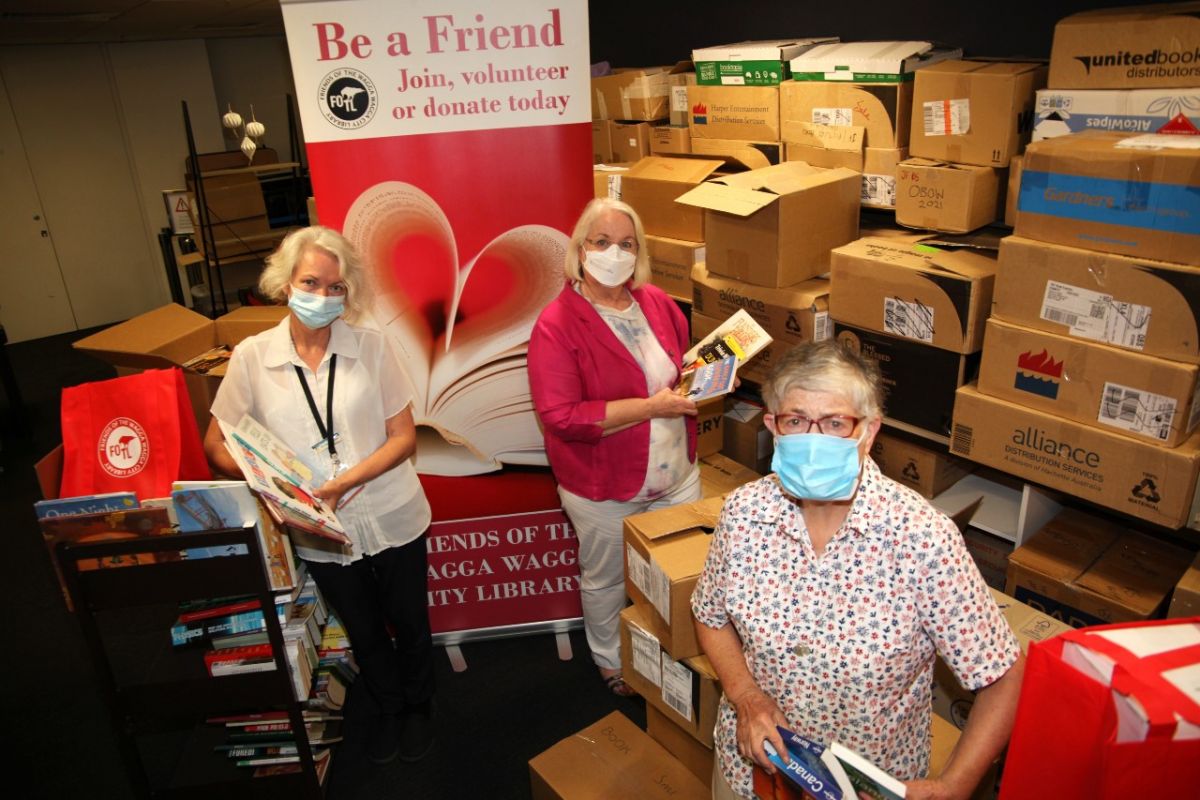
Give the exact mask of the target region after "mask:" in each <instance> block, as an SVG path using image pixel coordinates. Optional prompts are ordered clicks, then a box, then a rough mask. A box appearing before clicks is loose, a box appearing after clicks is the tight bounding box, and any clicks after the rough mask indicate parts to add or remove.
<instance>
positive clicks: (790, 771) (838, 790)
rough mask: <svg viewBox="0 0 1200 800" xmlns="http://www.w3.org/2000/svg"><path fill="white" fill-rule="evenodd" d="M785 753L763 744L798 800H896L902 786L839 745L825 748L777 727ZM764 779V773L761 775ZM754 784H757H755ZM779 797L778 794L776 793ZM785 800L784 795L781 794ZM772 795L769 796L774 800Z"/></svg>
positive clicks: (902, 793)
mask: <svg viewBox="0 0 1200 800" xmlns="http://www.w3.org/2000/svg"><path fill="white" fill-rule="evenodd" d="M776 730H778V731H779V735H780V737H781V738H782V739H783V743H784V748H785V750H786V752H784V753H777V752H775V750H774V748H773V747H771V745H770V743H765V747H766V750H767V757H768V758H769V759H770V760H771V763H772V764H774V765H775V766H776V767H777V769H778V770H779V774H780V775H782V776H783V777H785V778H786V779H787V781H788V784H789V786H790V787H791V788H793V789H795V790H798V791H799V792H800V793H801V794H800V796H801V797H805V798H809V797H811V798H814V800H861V798H870V800H899V799H900V798H903V797H904V796H905V786H904V783H903V782H902V781H900V780H898V779H897V778H895V777H893V776H892V775H889V774H888V773H887V772H885V771H884V770H882V769H880V768H879V767H877V766H875V765H874V764H872V763H871V762H870V761H868V760H867V759H866V758H863V757H862V756H861V755H859V754H858V753H856V752H854V751H853V750H851V749H850V748H848V747H845V746H844V745H842V744H839V743H838V742H833V743H832V744H830V745H829V746H828V747H825V746H824V745H821V744H819V743H817V742H814V741H812V740H810V739H808V738H806V737H804V736H801V735H800V734H798V733H795V732H794V731H790V730H788V729H787V728H783V727H777V728H776ZM764 775H765V773H764ZM756 782H757V781H756ZM776 794H778V792H777V793H776ZM783 794H784V795H785V796H787V794H788V793H787V792H784V793H783ZM774 796H775V795H772V797H774Z"/></svg>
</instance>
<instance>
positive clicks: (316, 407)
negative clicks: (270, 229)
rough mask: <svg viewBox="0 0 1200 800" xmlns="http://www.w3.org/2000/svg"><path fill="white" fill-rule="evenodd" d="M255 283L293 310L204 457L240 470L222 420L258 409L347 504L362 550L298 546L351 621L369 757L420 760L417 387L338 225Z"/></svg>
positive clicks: (424, 726) (341, 510) (245, 359)
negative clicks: (366, 707) (373, 310)
mask: <svg viewBox="0 0 1200 800" xmlns="http://www.w3.org/2000/svg"><path fill="white" fill-rule="evenodd" d="M259 288H260V290H261V291H262V292H263V294H265V295H266V296H267V297H270V298H271V299H274V300H277V301H281V302H286V303H287V306H288V308H289V311H290V313H289V314H288V315H287V317H286V318H285V319H284V320H283V321H281V322H280V323H279V324H278V325H276V326H275V327H274V328H271V329H270V330H267V331H264V332H262V333H260V334H258V335H256V336H252V337H250V338H249V339H246V340H245V341H243V342H242V343H240V344H239V345H238V346H237V347H236V348H235V349H234V351H233V357H232V358H231V359H230V361H229V367H228V371H227V374H226V376H225V379H224V380H223V381H222V382H221V386H220V388H219V389H218V391H217V396H216V398H215V400H214V401H213V405H212V414H213V420H212V423H211V424H210V425H209V428H208V432H207V434H206V436H205V440H204V446H205V452H206V454H207V455H208V459H209V461H210V462H211V463H212V465H213V467H214V468H215V469H216V470H217V471H218V472H223V473H225V474H227V475H238V474H240V473H239V471H238V467H237V464H236V462H235V461H234V460H233V458H232V456H230V454H229V453H228V451H227V450H226V448H225V440H224V436H223V434H222V433H221V428H220V427H219V425H218V420H220V421H221V422H224V423H226V424H228V425H237V424H238V421H239V420H240V419H241V418H242V416H243V415H246V414H249V415H250V416H252V417H254V418H255V419H256V420H258V421H259V422H260V423H262V424H263V425H265V426H266V427H267V428H268V429H270V431H271V432H272V433H273V434H275V435H276V436H278V437H279V438H280V439H282V440H283V441H284V442H285V443H287V445H288V446H289V447H290V448H291V449H292V450H293V451H294V452H296V453H297V454H298V455H299V456H300V458H301V459H302V460H303V461H304V462H305V464H306V465H307V466H308V467H309V468H310V469H311V470H312V472H313V475H314V478H315V480H314V482H313V485H314V486H316V487H317V488H316V489H315V490H314V491H313V495H314V496H315V497H317V498H319V499H320V500H322V501H324V502H325V503H326V504H328V505H329V507H331V508H336V509H337V516H338V519H339V521H340V522H341V523H342V524H343V526H344V527H345V529H346V534H347V535H348V536H349V537H350V539H351V541H352V545H351V546H349V547H347V548H341V547H340V546H335V545H333V544H332V543H330V542H329V541H328V540H324V539H319V538H318V537H314V536H306V535H304V534H303V533H300V532H293V535H292V540H293V544H294V545H295V548H296V554H297V555H299V556H300V557H301V558H303V559H304V560H305V561H306V562H307V563H308V571H309V574H311V575H312V576H313V578H314V579H315V580H316V582H317V587H318V588H319V589H320V590H321V594H322V595H323V596H324V598H325V600H326V602H327V603H329V605H331V606H332V607H333V609H334V610H335V612H336V614H337V617H338V619H340V620H341V621H342V623H343V624H344V625H345V627H346V632H347V634H348V635H349V637H350V643H351V646H352V647H353V648H354V657H355V661H356V662H357V664H358V667H359V675H360V679H361V680H362V682H363V684H364V685H365V687H366V690H367V692H366V695H367V696H368V697H369V698H370V699H371V700H373V701H374V705H375V708H374V709H373V710H374V712H375V713H374V714H372V715H371V720H372V724H371V731H370V732H369V741H368V756H369V757H370V758H371V760H372V761H375V762H376V763H381V764H382V763H386V762H388V761H391V760H392V759H394V758H396V757H397V756H399V757H400V758H402V759H404V760H407V761H415V760H417V759H419V758H421V757H423V756H424V755H425V754H426V753H427V752H429V749H430V747H432V744H433V726H432V721H431V718H430V710H431V708H430V703H431V700H432V697H433V643H432V637H431V634H430V628H429V613H428V608H427V605H426V594H425V593H426V560H425V538H424V535H423V534H424V533H425V531H426V530H427V529H428V527H429V522H430V508H429V503H428V501H427V500H426V499H425V492H424V491H423V490H422V488H421V484H420V481H419V480H418V479H417V474H416V470H415V469H414V468H413V465H412V461H411V460H410V456H411V455H412V454H413V449H414V447H415V443H416V429H415V427H414V425H413V414H412V399H413V389H412V386H411V384H410V383H409V380H408V378H407V377H406V376H405V374H404V372H403V370H402V369H401V367H400V364H399V362H398V361H397V359H396V356H395V354H394V353H393V352H392V349H391V347H390V346H389V345H388V342H387V340H386V338H385V337H384V336H383V335H382V334H381V333H380V332H379V331H378V330H376V329H374V328H370V327H365V326H363V325H361V324H359V323H360V322H361V321H362V318H363V316H364V314H365V311H366V309H365V306H366V303H367V301H368V300H369V298H370V296H371V295H370V291H369V288H368V280H367V274H366V270H365V269H364V267H363V265H362V263H361V261H360V259H359V257H358V255H357V254H356V253H355V252H354V249H353V248H352V247H351V245H350V243H349V242H348V241H346V239H345V238H344V237H343V236H342V235H341V234H340V233H338V232H336V231H333V230H330V229H329V228H322V227H317V226H313V227H309V228H303V229H301V230H298V231H294V232H293V233H291V234H289V235H288V236H287V237H286V238H285V239H284V240H283V242H282V243H281V244H280V246H279V249H278V250H277V251H276V252H275V253H273V254H272V255H271V256H270V257H268V259H267V264H266V268H265V269H264V270H263V273H262V276H261V278H260V280H259ZM389 625H390V626H391V628H392V630H393V632H394V634H395V643H394V644H393V639H392V636H391V634H389V632H388V630H387V628H388V626H389Z"/></svg>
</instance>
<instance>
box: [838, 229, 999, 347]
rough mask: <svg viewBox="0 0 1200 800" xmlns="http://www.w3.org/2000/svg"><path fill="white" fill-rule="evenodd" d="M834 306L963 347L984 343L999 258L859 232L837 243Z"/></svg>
mask: <svg viewBox="0 0 1200 800" xmlns="http://www.w3.org/2000/svg"><path fill="white" fill-rule="evenodd" d="M832 261H833V266H832V269H831V270H830V274H829V277H830V287H829V288H830V293H829V314H830V316H832V317H833V318H834V320H836V321H838V322H842V323H845V324H847V325H853V326H855V327H858V328H864V329H866V330H871V331H876V332H878V333H886V334H890V335H892V336H900V337H904V338H907V339H914V340H916V341H919V342H923V343H924V344H928V345H932V346H934V347H938V348H941V349H943V350H952V351H954V352H956V353H973V352H975V351H976V350H979V349H980V348H981V347H983V324H984V321H985V320H986V319H987V316H988V313H989V312H990V311H991V307H992V288H993V286H994V283H995V279H996V259H995V258H992V257H991V255H990V254H988V253H987V252H985V251H978V250H971V249H968V248H945V249H940V248H936V247H931V246H929V245H925V244H920V243H918V244H910V243H908V242H906V241H905V240H903V239H859V240H858V241H855V242H851V243H850V244H847V245H842V246H841V247H838V248H836V249H835V250H834V251H833V256H832Z"/></svg>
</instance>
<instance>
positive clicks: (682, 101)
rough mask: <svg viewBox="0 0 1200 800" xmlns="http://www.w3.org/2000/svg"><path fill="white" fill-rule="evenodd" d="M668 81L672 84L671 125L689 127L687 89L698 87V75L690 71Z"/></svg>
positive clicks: (674, 75) (675, 74) (680, 73)
mask: <svg viewBox="0 0 1200 800" xmlns="http://www.w3.org/2000/svg"><path fill="white" fill-rule="evenodd" d="M668 80H669V82H670V84H671V124H672V125H676V126H680V125H682V126H683V127H687V124H688V100H687V87H689V86H695V85H696V73H695V72H692V71H690V70H689V71H687V72H676V73H674V74H672V75H671V77H670V78H669V79H668Z"/></svg>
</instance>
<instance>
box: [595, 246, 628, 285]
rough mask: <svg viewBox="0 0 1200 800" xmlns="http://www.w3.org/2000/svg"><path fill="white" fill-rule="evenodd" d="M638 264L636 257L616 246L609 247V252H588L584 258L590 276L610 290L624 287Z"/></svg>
mask: <svg viewBox="0 0 1200 800" xmlns="http://www.w3.org/2000/svg"><path fill="white" fill-rule="evenodd" d="M636 263H637V256H636V255H634V254H633V253H627V252H626V251H624V250H622V249H621V248H620V247H618V246H617V245H616V244H611V245H609V246H608V249H607V250H588V251H586V252H585V253H584V258H583V268H584V269H586V270H587V271H588V274H589V275H591V276H592V277H593V278H595V279H596V280H597V281H598V282H600V283H601V284H603V285H605V286H608V287H610V288H612V287H616V286H622V285H624V283H625V282H626V281H628V280H629V278H630V277H631V276H632V275H633V267H634V265H635V264H636Z"/></svg>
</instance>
